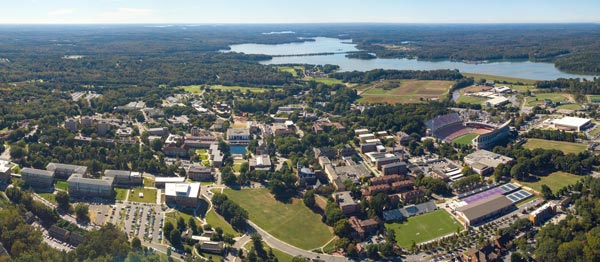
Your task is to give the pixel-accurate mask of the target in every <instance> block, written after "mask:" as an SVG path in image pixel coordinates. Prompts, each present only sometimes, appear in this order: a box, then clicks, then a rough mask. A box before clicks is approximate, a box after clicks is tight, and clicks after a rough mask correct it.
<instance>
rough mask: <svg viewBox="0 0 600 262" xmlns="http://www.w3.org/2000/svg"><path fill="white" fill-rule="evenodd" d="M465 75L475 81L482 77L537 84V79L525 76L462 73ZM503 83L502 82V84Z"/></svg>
mask: <svg viewBox="0 0 600 262" xmlns="http://www.w3.org/2000/svg"><path fill="white" fill-rule="evenodd" d="M462 74H463V75H465V76H468V77H472V78H474V79H475V81H479V80H480V79H482V78H483V79H485V80H494V81H506V82H511V83H516V82H521V83H523V84H528V85H533V84H535V82H536V81H535V80H531V79H524V78H514V77H506V76H493V75H484V74H473V73H462ZM500 85H502V84H500Z"/></svg>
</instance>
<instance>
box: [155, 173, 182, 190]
mask: <svg viewBox="0 0 600 262" xmlns="http://www.w3.org/2000/svg"><path fill="white" fill-rule="evenodd" d="M183 182H185V177H178V176H175V177H158V176H157V177H155V178H154V186H155V187H157V188H164V187H165V186H166V185H167V184H170V183H183Z"/></svg>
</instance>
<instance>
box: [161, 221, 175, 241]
mask: <svg viewBox="0 0 600 262" xmlns="http://www.w3.org/2000/svg"><path fill="white" fill-rule="evenodd" d="M173 229H175V226H173V223H171V221H167V222H165V225H164V226H163V232H164V234H165V236H167V237H169V236H171V231H173Z"/></svg>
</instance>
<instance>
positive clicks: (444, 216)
mask: <svg viewBox="0 0 600 262" xmlns="http://www.w3.org/2000/svg"><path fill="white" fill-rule="evenodd" d="M385 228H386V229H387V230H394V231H395V233H396V242H398V245H399V246H401V247H403V248H409V247H410V246H411V245H412V243H413V241H414V242H415V243H417V244H418V243H422V242H426V241H429V240H431V239H434V238H437V237H441V236H445V235H448V234H450V233H453V232H456V229H457V228H460V229H461V230H462V229H463V227H462V225H461V224H460V223H459V222H458V221H456V220H454V219H453V218H452V217H451V216H450V214H448V212H446V211H444V210H436V211H433V212H431V213H427V214H424V215H419V216H414V217H411V218H408V221H406V222H404V223H386V224H385Z"/></svg>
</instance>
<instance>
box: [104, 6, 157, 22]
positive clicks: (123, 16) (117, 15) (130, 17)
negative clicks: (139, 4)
mask: <svg viewBox="0 0 600 262" xmlns="http://www.w3.org/2000/svg"><path fill="white" fill-rule="evenodd" d="M153 14H154V10H152V9H142V8H124V7H122V8H117V10H114V11H110V12H104V13H101V14H100V16H99V18H100V20H104V21H109V22H135V21H138V20H140V18H141V19H143V18H148V17H150V16H152V15H153Z"/></svg>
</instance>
